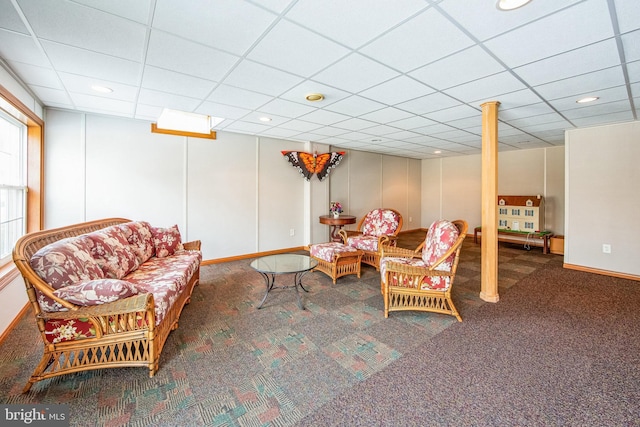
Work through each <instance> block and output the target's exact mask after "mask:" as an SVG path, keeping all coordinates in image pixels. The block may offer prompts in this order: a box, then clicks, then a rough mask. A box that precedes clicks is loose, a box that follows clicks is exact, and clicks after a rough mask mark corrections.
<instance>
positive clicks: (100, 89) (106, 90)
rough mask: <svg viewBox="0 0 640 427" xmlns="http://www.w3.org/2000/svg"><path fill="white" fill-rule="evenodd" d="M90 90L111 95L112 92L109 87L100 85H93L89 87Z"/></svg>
mask: <svg viewBox="0 0 640 427" xmlns="http://www.w3.org/2000/svg"><path fill="white" fill-rule="evenodd" d="M91 89H93V90H95V91H96V92H100V93H111V92H113V89H111V88H110V87H106V86H100V85H93V86H91Z"/></svg>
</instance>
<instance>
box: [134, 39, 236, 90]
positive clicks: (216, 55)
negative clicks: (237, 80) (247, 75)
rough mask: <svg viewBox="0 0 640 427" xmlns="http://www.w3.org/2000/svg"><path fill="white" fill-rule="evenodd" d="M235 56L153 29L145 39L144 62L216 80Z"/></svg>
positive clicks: (221, 76)
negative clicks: (147, 42)
mask: <svg viewBox="0 0 640 427" xmlns="http://www.w3.org/2000/svg"><path fill="white" fill-rule="evenodd" d="M238 59H239V58H238V57H236V56H234V55H230V54H228V53H225V52H222V51H220V50H217V49H212V48H210V47H207V46H205V45H203V44H200V43H195V42H192V41H189V40H185V39H182V38H179V37H176V36H173V35H171V34H167V33H163V32H161V31H157V30H154V31H152V32H151V37H150V39H149V48H148V51H147V64H149V65H155V66H156V67H159V68H164V69H167V70H172V71H177V72H179V73H183V74H187V75H192V76H196V77H200V78H203V79H207V80H213V81H220V80H222V78H223V77H224V76H225V75H226V74H227V73H228V72H229V70H230V69H231V68H232V67H233V66H234V64H236V62H237V61H238Z"/></svg>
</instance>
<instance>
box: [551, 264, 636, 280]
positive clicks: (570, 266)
mask: <svg viewBox="0 0 640 427" xmlns="http://www.w3.org/2000/svg"><path fill="white" fill-rule="evenodd" d="M562 266H563V267H564V268H567V269H569V270H577V271H584V272H586V273H595V274H600V275H603V276H611V277H617V278H619V279H628V280H636V281H639V282H640V276H636V275H633V274H626V273H619V272H616V271H609V270H600V269H598V268H591V267H585V266H583V265H575V264H566V263H565V264H562Z"/></svg>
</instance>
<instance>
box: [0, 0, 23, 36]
mask: <svg viewBox="0 0 640 427" xmlns="http://www.w3.org/2000/svg"><path fill="white" fill-rule="evenodd" d="M0 11H2V13H0V28H5V29H7V30H9V31H12V32H14V31H15V32H16V33H21V34H24V35H29V30H28V29H27V27H26V26H25V25H24V22H22V18H21V17H20V15H18V12H17V11H16V9H15V8H14V7H13V6H12V4H11V0H1V1H0Z"/></svg>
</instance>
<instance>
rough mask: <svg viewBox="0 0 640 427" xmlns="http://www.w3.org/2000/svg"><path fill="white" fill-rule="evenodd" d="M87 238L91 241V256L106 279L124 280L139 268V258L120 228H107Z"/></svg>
mask: <svg viewBox="0 0 640 427" xmlns="http://www.w3.org/2000/svg"><path fill="white" fill-rule="evenodd" d="M86 236H87V237H88V238H89V239H90V240H91V248H90V253H91V256H92V257H93V259H95V260H96V262H97V263H98V265H99V266H100V268H101V269H102V271H103V273H104V277H107V278H111V279H122V278H123V277H124V276H126V275H127V274H128V273H129V272H130V271H133V270H135V269H136V268H138V265H139V263H138V258H136V254H135V253H134V252H133V250H132V249H131V247H130V245H129V242H128V241H127V238H126V237H125V235H124V233H123V232H122V230H121V229H120V228H118V227H116V226H114V227H107V228H105V229H104V230H100V231H96V232H93V233H89V234H87V235H86Z"/></svg>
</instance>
